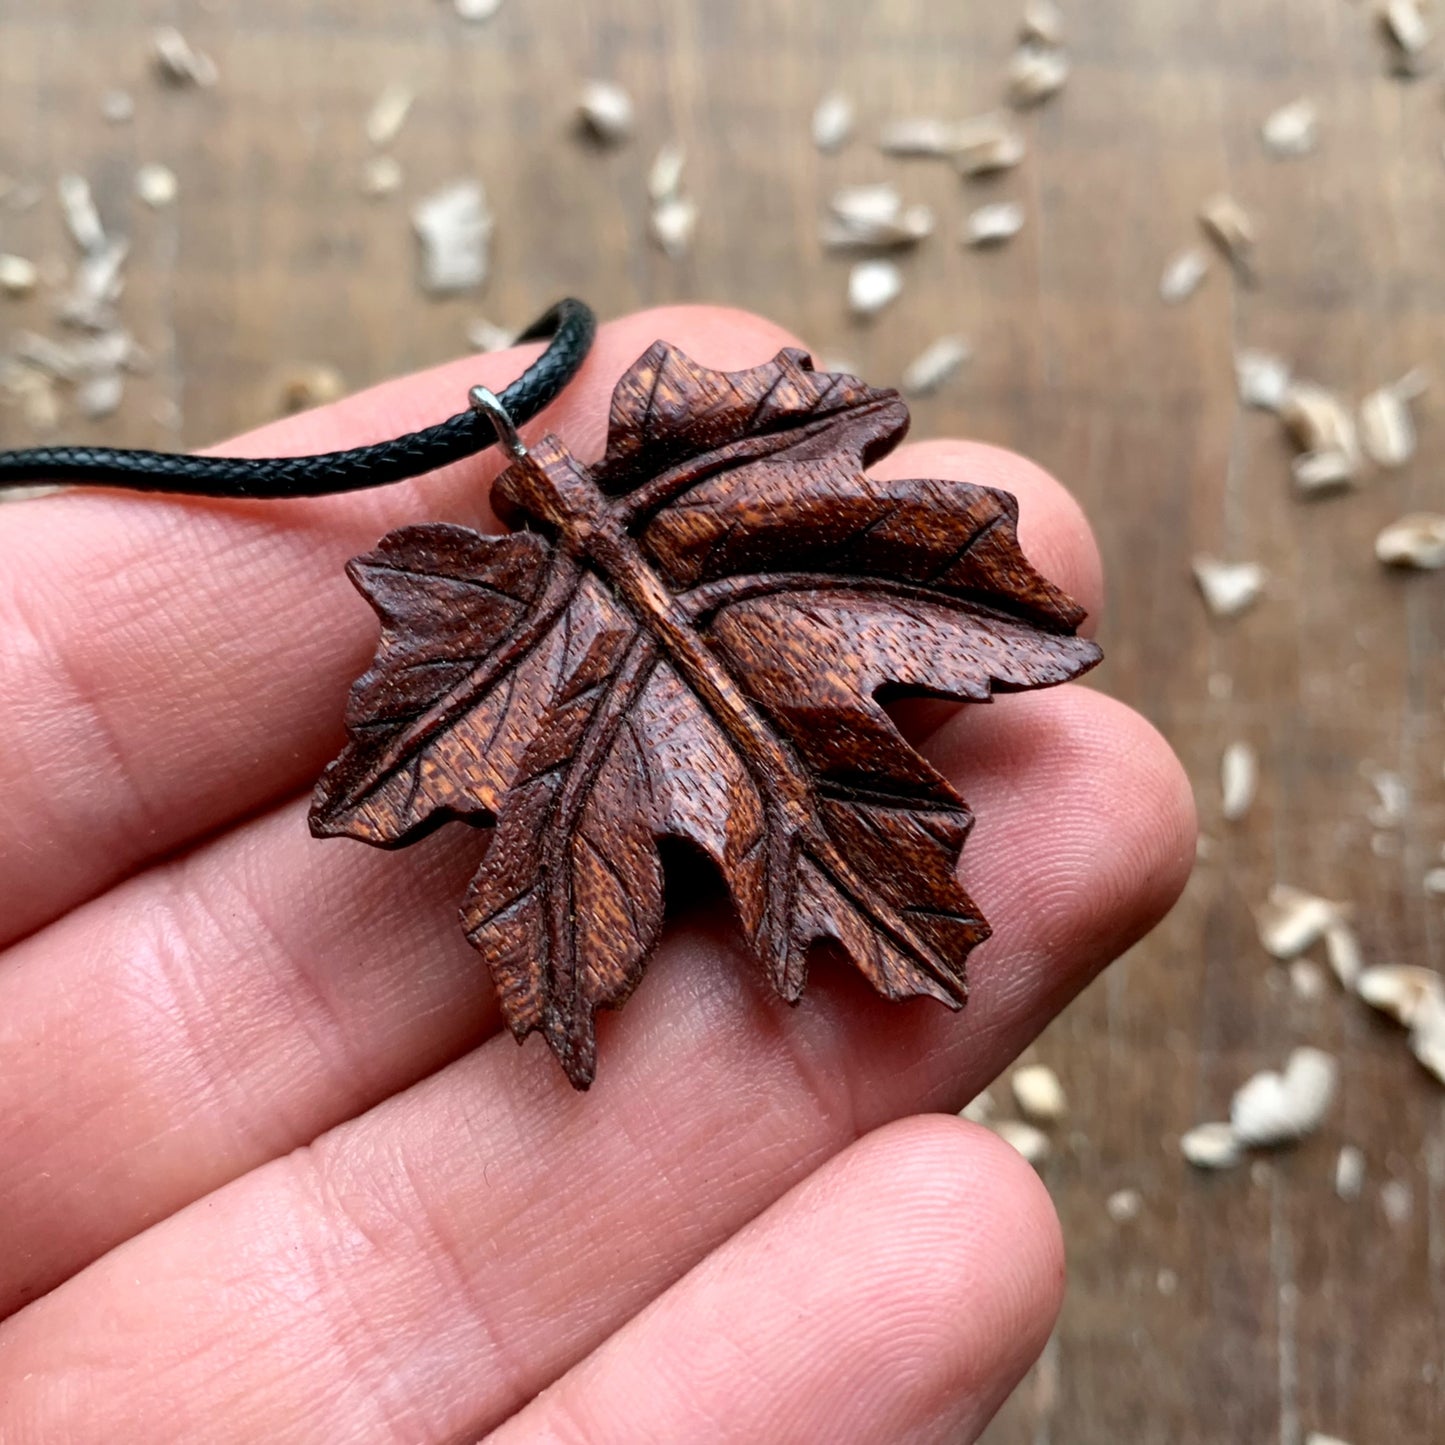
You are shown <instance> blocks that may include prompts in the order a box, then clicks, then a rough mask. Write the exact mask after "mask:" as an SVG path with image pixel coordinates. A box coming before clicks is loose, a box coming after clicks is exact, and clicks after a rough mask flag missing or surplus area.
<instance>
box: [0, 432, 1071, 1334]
mask: <svg viewBox="0 0 1445 1445" xmlns="http://www.w3.org/2000/svg"><path fill="white" fill-rule="evenodd" d="M897 465H898V466H899V468H900V469H901V470H902V471H903V472H905V473H909V474H912V475H919V474H920V472H921V471H926V473H927V474H928V475H931V476H943V477H958V478H960V479H964V478H968V479H973V480H977V481H980V482H981V483H982V484H984V485H989V486H1002V487H1004V488H1005V489H1006V490H1009V491H1012V492H1013V493H1014V494H1015V495H1016V496H1018V498H1019V500H1020V504H1021V517H1022V524H1023V526H1024V529H1025V535H1026V540H1027V543H1028V546H1029V547H1030V548H1031V549H1032V551H1031V555H1032V556H1033V558H1034V560H1035V562H1036V563H1039V564H1041V565H1044V566H1046V567H1048V568H1051V569H1056V570H1057V573H1058V575H1059V576H1060V578H1061V579H1062V580H1064V581H1065V582H1066V583H1067V584H1068V585H1070V586H1074V587H1077V588H1078V591H1079V592H1080V594H1081V595H1082V596H1083V597H1084V598H1085V599H1092V598H1093V596H1094V594H1095V593H1096V592H1097V582H1096V581H1091V578H1097V571H1098V563H1097V552H1096V550H1095V548H1094V546H1093V542H1092V539H1091V538H1090V536H1089V534H1088V529H1087V526H1086V525H1085V524H1084V523H1083V522H1082V518H1081V515H1080V513H1079V511H1078V508H1077V507H1076V506H1075V505H1074V504H1073V503H1072V502H1071V501H1069V499H1068V497H1067V495H1066V494H1065V493H1064V491H1063V489H1062V488H1061V487H1060V486H1059V484H1058V483H1056V482H1054V481H1053V480H1052V479H1050V478H1049V477H1047V476H1046V475H1045V474H1044V473H1042V472H1040V471H1038V470H1037V469H1036V468H1034V467H1032V466H1031V465H1030V464H1029V463H1027V462H1024V461H1022V460H1021V459H1019V458H1013V457H1010V456H1009V454H1008V453H1005V452H998V451H995V450H994V449H992V448H988V447H974V446H971V445H969V444H967V443H962V442H940V443H929V442H926V443H921V444H917V445H914V446H911V447H909V448H907V449H906V452H905V454H904V455H902V456H901V457H900V459H899V461H898V463H897ZM1091 589H1092V590H1091ZM951 711H952V709H951V708H943V709H941V711H937V712H934V713H928V712H926V711H923V710H917V711H915V712H914V713H913V714H912V716H913V720H914V722H915V724H916V725H915V726H914V728H913V734H914V736H925V735H926V734H927V732H929V731H931V730H932V729H933V728H934V727H936V726H937V725H938V722H939V718H940V716H942V715H945V714H946V713H948V712H951ZM975 711H976V712H979V713H980V714H981V716H983V717H986V716H987V714H988V712H989V710H988V709H975ZM957 766H958V772H957V777H958V780H959V781H960V783H961V784H968V783H969V764H968V760H967V759H966V758H959V759H958V760H957ZM974 801H975V802H976V801H977V799H974ZM303 813H304V808H303V807H302V805H300V804H297V805H294V806H290V807H285V808H282V809H280V810H278V811H277V812H275V813H273V814H272V815H270V816H268V817H266V818H263V819H261V820H260V821H258V822H256V823H253V824H249V825H247V826H245V827H244V828H242V829H241V830H240V831H239V832H238V833H236V834H235V835H234V837H227V838H223V839H222V840H221V841H219V842H218V843H216V844H213V845H210V846H208V847H206V848H203V849H201V850H200V851H198V852H197V853H195V854H194V855H192V856H191V857H188V858H186V859H184V860H182V861H181V862H179V863H174V864H168V865H165V866H163V867H161V868H159V869H156V870H153V871H152V872H150V873H148V874H142V875H140V876H138V877H137V878H135V879H133V880H131V881H130V882H129V883H127V884H126V885H124V886H123V887H121V888H118V889H116V890H114V891H113V892H112V893H111V894H110V895H108V896H107V897H105V898H104V899H102V900H98V901H97V903H96V904H95V906H93V907H92V908H90V909H82V910H80V911H79V912H78V913H76V914H75V915H74V916H73V917H72V918H70V919H67V920H65V921H63V922H61V923H59V924H56V925H54V926H53V927H52V928H50V929H48V930H46V931H45V932H43V933H41V934H39V935H37V936H36V937H34V938H32V939H30V940H28V941H27V942H25V943H24V944H23V945H20V946H19V947H17V948H14V949H12V950H11V951H10V953H9V955H8V956H7V957H6V958H5V960H4V963H3V967H0V1217H4V1216H5V1215H6V1214H7V1213H8V1217H9V1219H10V1220H11V1221H12V1230H13V1233H14V1237H15V1239H16V1241H17V1244H18V1243H20V1242H21V1241H23V1242H24V1245H25V1248H24V1249H17V1250H16V1251H15V1252H13V1253H12V1255H11V1257H10V1260H9V1262H8V1264H7V1262H6V1260H5V1259H4V1258H3V1257H0V1316H3V1315H4V1314H6V1313H9V1312H10V1311H12V1310H14V1309H16V1308H18V1306H19V1305H20V1304H22V1303H23V1302H24V1301H25V1300H26V1299H29V1298H33V1297H34V1296H35V1295H36V1294H38V1293H40V1292H42V1291H43V1290H44V1289H47V1288H49V1287H51V1286H52V1285H54V1284H56V1283H58V1282H59V1281H60V1280H61V1279H63V1278H65V1277H66V1275H67V1274H69V1273H71V1272H73V1271H74V1270H75V1269H76V1268H79V1267H80V1266H81V1265H83V1264H85V1263H87V1262H88V1261H89V1260H91V1259H93V1258H94V1257H95V1256H96V1255H97V1254H99V1253H101V1252H103V1251H104V1250H106V1249H108V1248H110V1247H111V1246H112V1245H114V1244H117V1243H119V1242H120V1241H121V1240H122V1239H125V1238H127V1237H128V1236H129V1235H130V1234H132V1233H134V1232H135V1231H136V1230H138V1229H140V1228H142V1227H144V1226H145V1225H146V1224H148V1223H150V1222H151V1221H152V1220H154V1219H157V1218H160V1217H163V1216H164V1215H166V1214H170V1213H173V1212H174V1211H175V1210H176V1209H179V1208H180V1207H182V1206H183V1205H185V1204H187V1203H189V1202H190V1201H191V1200H192V1199H196V1198H198V1197H199V1196H200V1195H202V1194H204V1193H207V1192H208V1191H209V1190H211V1189H214V1188H217V1187H218V1186H219V1185H221V1184H223V1183H225V1181H226V1180H228V1179H231V1178H234V1177H235V1176H236V1175H237V1174H240V1173H243V1172H245V1170H247V1169H250V1168H254V1167H255V1166H256V1165H258V1164H261V1163H263V1162H264V1161H265V1160H267V1159H270V1158H274V1157H276V1156H277V1155H280V1154H284V1153H285V1152H286V1151H287V1150H288V1149H292V1148H295V1147H296V1146H297V1145H299V1144H303V1143H305V1142H307V1141H308V1140H310V1139H313V1138H315V1137H316V1135H317V1134H319V1133H321V1132H322V1131H323V1130H325V1129H327V1128H330V1127H332V1126H333V1125H335V1124H337V1123H339V1122H341V1120H343V1119H346V1118H349V1117H351V1116H352V1115H353V1114H355V1113H358V1112H360V1111H362V1110H364V1109H366V1108H368V1107H370V1106H371V1105H372V1104H374V1103H376V1102H378V1101H379V1100H381V1099H384V1098H386V1097H387V1096H388V1095H390V1094H392V1093H394V1092H396V1091H397V1090H399V1089H403V1088H406V1087H407V1086H408V1085H410V1084H411V1083H414V1082H415V1081H416V1080H417V1079H418V1078H421V1077H423V1076H424V1075H425V1074H426V1073H429V1072H431V1071H432V1070H434V1069H436V1068H440V1067H441V1066H442V1065H443V1064H445V1063H447V1062H448V1061H449V1060H451V1059H453V1058H456V1057H458V1056H459V1055H460V1054H461V1053H463V1052H464V1051H465V1050H466V1049H468V1048H470V1047H472V1046H474V1045H475V1044H476V1043H478V1042H479V1041H480V1040H481V1039H482V1038H483V1037H485V1035H486V1034H487V1033H488V1032H490V1031H491V1030H492V1029H493V1028H495V1027H496V1025H497V1012H496V1009H495V1006H494V1004H493V997H492V989H491V985H490V982H489V980H488V978H487V975H486V970H485V967H484V965H483V964H482V963H481V960H480V959H479V958H478V957H477V955H476V953H475V952H474V951H473V950H472V949H471V948H470V947H469V946H468V945H467V943H466V941H465V939H464V938H463V936H462V933H461V930H460V929H459V928H458V927H457V925H456V905H457V900H458V899H459V898H460V897H461V896H462V894H463V892H464V891H465V887H466V882H467V879H468V877H469V876H470V874H471V872H472V871H473V870H474V869H475V867H476V864H477V861H478V858H479V851H480V848H479V842H478V840H477V839H476V837H475V835H473V834H472V833H471V832H470V831H469V830H466V829H456V828H452V829H446V830H443V832H441V833H439V834H437V835H434V836H433V837H431V838H429V839H427V840H426V842H425V843H424V844H423V845H419V848H420V851H418V849H415V848H414V849H411V850H408V851H407V852H406V853H405V854H397V855H393V854H378V853H377V852H375V851H374V850H370V849H365V848H361V847H359V846H353V845H351V844H346V843H328V844H325V845H321V844H317V843H316V842H315V841H314V840H312V839H311V838H310V837H309V836H308V834H307V831H306V826H305V821H304V816H303ZM5 1021H8V1023H7V1022H5ZM7 1040H8V1043H7ZM57 1058H64V1059H65V1060H66V1065H65V1067H64V1068H57V1067H56V1065H55V1061H56V1059H57ZM97 1161H100V1162H99V1163H98V1162H97ZM81 1178H84V1181H85V1184H84V1188H83V1189H81V1188H77V1187H76V1182H77V1181H78V1180H79V1179H81Z"/></svg>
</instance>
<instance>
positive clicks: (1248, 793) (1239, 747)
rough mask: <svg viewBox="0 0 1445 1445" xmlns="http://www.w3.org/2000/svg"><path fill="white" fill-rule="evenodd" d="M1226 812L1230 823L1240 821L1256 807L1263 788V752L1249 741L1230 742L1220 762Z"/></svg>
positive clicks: (1223, 806) (1225, 814)
mask: <svg viewBox="0 0 1445 1445" xmlns="http://www.w3.org/2000/svg"><path fill="white" fill-rule="evenodd" d="M1219 781H1220V792H1221V793H1222V794H1223V805H1222V811H1223V814H1224V819H1225V821H1226V822H1228V823H1238V822H1240V821H1241V819H1243V818H1244V817H1245V816H1246V814H1248V812H1249V810H1250V808H1252V807H1253V806H1254V797H1255V793H1256V792H1257V791H1258V789H1259V755H1258V754H1257V753H1256V752H1255V750H1254V749H1253V748H1252V747H1250V745H1249V744H1248V743H1230V745H1229V746H1228V747H1227V748H1225V750H1224V756H1223V757H1222V758H1221V759H1220V764H1219Z"/></svg>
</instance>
